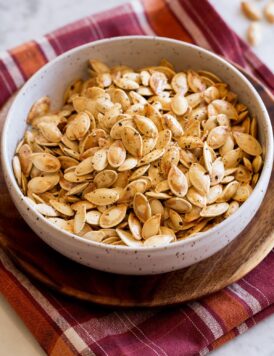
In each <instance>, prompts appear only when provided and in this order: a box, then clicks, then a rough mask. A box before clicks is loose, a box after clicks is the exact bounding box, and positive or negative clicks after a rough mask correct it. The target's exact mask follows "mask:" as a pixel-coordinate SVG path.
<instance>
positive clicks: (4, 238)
mask: <svg viewBox="0 0 274 356" xmlns="http://www.w3.org/2000/svg"><path fill="white" fill-rule="evenodd" d="M244 74H246V76H247V77H248V78H249V79H250V80H251V82H252V83H253V84H254V86H255V87H256V89H257V90H258V92H259V93H260V95H261V97H262V99H263V100H264V102H265V104H266V106H267V108H268V110H269V113H270V115H271V117H272V122H273V118H274V99H273V97H272V96H271V94H269V93H268V92H267V91H266V90H265V89H264V88H263V87H262V86H261V85H260V83H259V82H258V81H257V80H256V79H254V78H252V77H250V75H248V74H247V73H244ZM10 103H11V100H10V101H9V103H7V104H6V105H5V107H4V108H2V111H1V113H0V127H1V126H2V123H3V121H4V119H5V116H6V113H7V110H8V107H9V106H10ZM0 196H1V200H2V202H1V205H0V246H2V247H3V249H4V250H5V251H6V252H7V253H8V254H9V256H10V257H11V258H12V259H13V261H14V262H15V264H16V265H17V266H18V267H19V268H20V269H22V270H23V271H24V272H25V273H26V274H28V275H29V276H31V277H33V278H34V279H36V280H38V281H39V282H42V283H43V284H45V285H47V286H49V287H51V288H53V289H55V290H57V291H59V292H61V293H64V294H66V295H69V296H73V297H75V298H78V299H81V300H85V301H89V302H93V303H98V304H101V305H105V306H106V305H107V306H117V307H157V306H164V305H174V304H179V303H182V302H186V301H189V300H192V299H197V298H200V297H202V296H205V295H207V294H210V293H213V292H216V291H218V290H220V289H222V288H224V287H226V286H227V285H229V284H231V283H233V282H235V281H237V280H239V279H240V278H242V277H243V276H245V275H246V274H247V273H248V272H250V271H251V270H252V269H253V268H255V267H256V266H257V265H258V264H259V263H260V262H261V261H262V260H263V259H264V258H265V256H266V255H267V254H268V253H269V252H270V250H271V249H272V248H273V247H274V219H273V215H274V199H273V196H274V176H273V174H272V178H271V182H270V185H269V188H268V191H267V194H266V197H265V199H264V201H263V204H262V206H261V208H260V210H259V211H258V213H257V214H256V216H255V217H254V219H253V220H252V222H251V223H250V224H249V226H248V227H247V228H246V229H245V230H244V231H243V233H242V234H241V235H239V236H238V237H237V238H236V239H235V240H234V241H233V242H232V243H230V244H229V245H228V246H227V247H225V248H224V249H222V250H221V251H220V252H218V253H216V254H215V255H214V256H212V257H210V258H208V259H206V260H204V261H202V262H200V263H197V264H195V265H193V266H191V267H188V268H185V269H182V270H179V271H175V272H170V273H166V274H162V275H156V276H122V275H114V274H110V273H105V272H101V271H97V270H94V269H90V268H88V267H85V266H82V265H80V264H78V263H76V262H73V261H71V260H69V259H67V258H66V257H64V256H62V255H60V254H59V253H57V252H56V251H54V250H53V249H51V248H50V247H49V246H47V245H46V244H45V243H43V242H42V241H41V240H40V239H39V238H38V237H37V236H36V235H35V234H34V233H33V232H32V231H31V230H30V229H29V227H28V226H27V225H26V224H25V222H24V221H23V220H22V218H21V217H20V215H19V214H18V212H17V211H16V209H15V208H14V206H13V203H12V202H11V199H10V197H9V194H8V192H7V189H6V187H5V184H4V181H3V177H2V176H0ZM30 246H31V247H30Z"/></svg>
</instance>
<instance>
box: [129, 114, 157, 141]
mask: <svg viewBox="0 0 274 356" xmlns="http://www.w3.org/2000/svg"><path fill="white" fill-rule="evenodd" d="M133 120H134V122H135V124H136V126H137V129H138V130H139V131H140V132H141V134H143V135H144V136H147V137H152V138H155V137H157V135H158V129H157V127H156V125H155V124H154V122H153V121H151V120H150V119H148V118H147V117H145V116H141V115H135V116H134V117H133Z"/></svg>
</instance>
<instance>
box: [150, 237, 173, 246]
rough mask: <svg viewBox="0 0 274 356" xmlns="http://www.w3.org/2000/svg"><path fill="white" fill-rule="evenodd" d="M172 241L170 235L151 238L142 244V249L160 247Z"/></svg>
mask: <svg viewBox="0 0 274 356" xmlns="http://www.w3.org/2000/svg"><path fill="white" fill-rule="evenodd" d="M172 240H173V238H172V236H171V235H156V236H151V237H150V238H148V239H147V240H145V242H144V247H161V246H165V245H168V244H169V243H170V242H171V241H172Z"/></svg>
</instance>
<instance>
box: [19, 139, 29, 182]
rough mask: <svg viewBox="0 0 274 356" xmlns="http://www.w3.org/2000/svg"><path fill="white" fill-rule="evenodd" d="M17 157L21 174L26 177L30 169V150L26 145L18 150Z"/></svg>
mask: <svg viewBox="0 0 274 356" xmlns="http://www.w3.org/2000/svg"><path fill="white" fill-rule="evenodd" d="M18 157H19V160H20V166H21V170H22V172H23V174H24V175H25V176H26V177H28V176H29V174H30V170H31V168H32V158H31V157H32V150H31V147H30V146H29V145H28V144H23V145H22V146H21V147H20V148H19V150H18Z"/></svg>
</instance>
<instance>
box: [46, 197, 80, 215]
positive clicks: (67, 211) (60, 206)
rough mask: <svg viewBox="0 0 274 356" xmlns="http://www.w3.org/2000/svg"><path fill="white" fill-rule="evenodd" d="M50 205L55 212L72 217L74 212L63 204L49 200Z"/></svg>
mask: <svg viewBox="0 0 274 356" xmlns="http://www.w3.org/2000/svg"><path fill="white" fill-rule="evenodd" d="M49 202H50V205H51V206H52V207H53V208H54V209H55V210H57V211H58V212H59V213H61V214H63V215H66V216H73V215H74V211H73V210H72V208H71V207H70V206H69V205H68V204H65V203H61V202H59V201H57V200H50V201H49Z"/></svg>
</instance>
